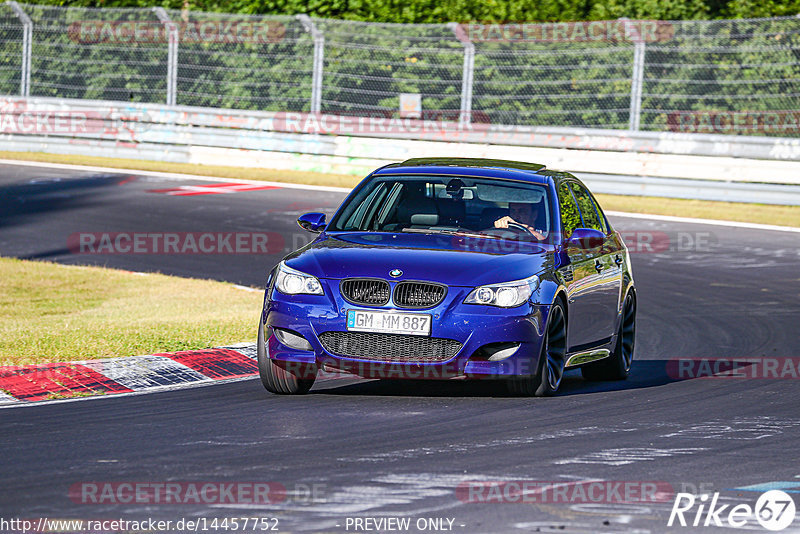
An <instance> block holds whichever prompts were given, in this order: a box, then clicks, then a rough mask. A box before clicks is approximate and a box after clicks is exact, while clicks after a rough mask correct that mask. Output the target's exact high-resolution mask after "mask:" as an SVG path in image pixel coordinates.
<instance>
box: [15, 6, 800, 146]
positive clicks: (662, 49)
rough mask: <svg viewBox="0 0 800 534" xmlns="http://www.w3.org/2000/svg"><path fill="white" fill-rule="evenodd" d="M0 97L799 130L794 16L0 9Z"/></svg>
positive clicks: (694, 129) (484, 120)
mask: <svg viewBox="0 0 800 534" xmlns="http://www.w3.org/2000/svg"><path fill="white" fill-rule="evenodd" d="M0 94H4V95H9V96H12V95H18V96H21V97H55V98H66V99H87V100H103V101H118V102H135V103H157V104H166V105H168V106H176V105H177V106H194V107H204V108H227V109H238V110H251V111H274V112H305V113H327V114H339V115H353V116H381V117H393V116H411V117H413V116H422V117H423V118H426V117H434V118H436V119H445V120H448V121H450V120H452V121H457V122H460V123H462V124H463V123H472V124H492V125H494V126H497V125H515V126H533V127H539V126H543V127H560V128H602V129H612V130H629V131H645V132H646V131H651V132H678V133H701V134H745V135H756V136H769V137H798V136H800V111H799V110H800V18H797V17H781V18H768V19H742V20H718V21H646V20H625V19H621V20H612V21H592V22H571V23H538V24H517V23H509V24H474V23H457V22H454V23H450V24H386V23H366V22H355V21H340V20H328V19H316V18H310V17H307V16H305V15H298V16H272V15H269V16H252V15H238V14H226V13H201V12H194V11H179V10H168V9H163V8H153V9H147V8H139V9H111V8H103V9H93V8H81V7H58V6H43V5H33V4H17V3H16V2H6V3H4V4H0Z"/></svg>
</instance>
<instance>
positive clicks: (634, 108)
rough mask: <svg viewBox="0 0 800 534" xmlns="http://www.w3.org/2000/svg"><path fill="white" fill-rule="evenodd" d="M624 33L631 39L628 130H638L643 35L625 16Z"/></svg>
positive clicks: (640, 113) (642, 76) (642, 75)
mask: <svg viewBox="0 0 800 534" xmlns="http://www.w3.org/2000/svg"><path fill="white" fill-rule="evenodd" d="M620 20H621V21H623V23H624V24H625V30H626V31H625V33H626V35H627V36H628V37H630V39H631V40H632V41H633V71H632V72H631V105H630V112H629V115H628V130H631V131H638V130H639V123H640V121H641V118H642V84H643V81H644V55H645V45H644V37H642V35H641V34H640V33H639V31H638V30H637V29H636V27H635V26H633V25H632V24H630V20H628V19H627V18H621V19H620Z"/></svg>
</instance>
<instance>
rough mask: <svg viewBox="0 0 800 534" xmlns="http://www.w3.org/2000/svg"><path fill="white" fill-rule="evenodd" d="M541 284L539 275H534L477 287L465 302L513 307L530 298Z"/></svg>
mask: <svg viewBox="0 0 800 534" xmlns="http://www.w3.org/2000/svg"><path fill="white" fill-rule="evenodd" d="M538 286H539V277H538V276H536V275H534V276H531V277H529V278H525V279H523V280H514V281H513V282H503V283H502V284H492V285H490V286H481V287H476V288H475V289H473V290H472V292H471V293H470V294H469V295H467V298H466V299H464V304H484V305H486V306H499V307H500V308H513V307H515V306H519V305H520V304H522V303H523V302H525V301H526V300H528V299H529V298H530V297H531V295H532V294H533V292H534V291H536V288H537V287H538Z"/></svg>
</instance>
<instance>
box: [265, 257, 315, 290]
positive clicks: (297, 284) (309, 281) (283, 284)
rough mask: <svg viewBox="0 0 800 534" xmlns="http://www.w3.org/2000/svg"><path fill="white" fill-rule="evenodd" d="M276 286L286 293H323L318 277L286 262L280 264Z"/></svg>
mask: <svg viewBox="0 0 800 534" xmlns="http://www.w3.org/2000/svg"><path fill="white" fill-rule="evenodd" d="M275 288H276V289H277V290H278V291H280V292H281V293H284V294H286V295H301V294H304V295H322V284H320V283H319V280H318V279H317V278H315V277H313V276H311V275H309V274H306V273H301V272H300V271H295V270H294V269H292V268H291V267H287V266H286V263H284V262H280V264H278V276H277V278H276V279H275Z"/></svg>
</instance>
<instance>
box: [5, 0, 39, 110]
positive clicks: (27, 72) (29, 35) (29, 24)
mask: <svg viewBox="0 0 800 534" xmlns="http://www.w3.org/2000/svg"><path fill="white" fill-rule="evenodd" d="M6 4H7V5H8V7H10V8H11V9H12V10H13V11H14V14H15V15H16V16H17V18H18V19H19V20H20V22H22V71H21V72H20V79H19V94H20V95H22V96H24V97H25V98H28V97H29V96H30V95H31V43H32V41H33V21H31V18H30V17H29V16H28V14H27V13H25V11H24V10H23V9H22V7H20V5H19V4H18V3H16V2H13V1H11V2H6Z"/></svg>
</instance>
